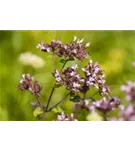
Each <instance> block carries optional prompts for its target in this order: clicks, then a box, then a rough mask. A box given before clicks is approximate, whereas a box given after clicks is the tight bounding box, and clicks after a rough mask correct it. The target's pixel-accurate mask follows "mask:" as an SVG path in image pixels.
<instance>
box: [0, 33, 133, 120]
mask: <svg viewBox="0 0 135 150" xmlns="http://www.w3.org/2000/svg"><path fill="white" fill-rule="evenodd" d="M74 36H77V37H78V38H80V39H81V38H84V41H85V42H90V43H91V45H90V47H88V49H87V50H88V52H89V54H90V56H91V58H92V60H93V61H98V62H99V65H100V66H101V67H102V68H103V70H105V73H106V80H107V84H108V85H110V87H111V91H112V95H113V96H118V97H119V98H120V99H121V100H122V102H123V103H124V104H126V102H125V96H124V93H122V92H121V91H120V86H121V85H122V84H124V83H125V82H126V81H127V80H133V81H135V71H134V69H133V67H132V62H133V61H135V31H0V120H24V121H25V120H36V118H35V117H34V116H33V108H32V106H31V105H30V102H31V101H32V100H34V97H33V96H32V95H31V94H30V93H29V92H21V91H20V90H19V89H18V83H19V80H20V78H21V75H22V74H23V73H30V74H31V75H32V76H34V78H35V79H37V80H38V81H39V83H40V84H41V85H42V86H43V90H42V94H41V101H42V103H43V104H45V103H46V101H47V98H48V96H49V92H50V91H51V88H52V84H53V82H54V79H53V77H52V75H51V72H52V71H53V69H54V64H53V62H52V57H51V56H50V54H49V53H43V52H41V51H40V50H39V49H36V45H37V44H38V43H40V42H41V41H42V40H43V41H45V42H50V41H51V40H52V39H57V40H61V41H62V42H63V43H64V42H70V41H72V40H73V37H74ZM25 52H30V53H32V54H34V55H37V56H40V57H41V58H42V59H43V60H44V62H45V64H44V65H43V66H42V67H38V65H40V64H37V63H38V62H32V63H31V64H29V65H27V64H25V62H24V63H21V62H20V61H19V58H20V56H22V55H21V54H22V53H25ZM31 61H33V60H31ZM87 61H88V60H87V59H86V60H84V61H83V62H81V63H80V62H79V66H83V65H85V64H86V63H87ZM72 63H75V62H72ZM60 65H61V64H60V63H57V64H56V66H57V67H58V68H60ZM68 65H69V64H68ZM65 93H66V91H65V90H64V89H63V88H60V89H57V91H55V93H54V95H53V99H52V101H51V105H52V104H54V103H56V102H57V101H59V100H60V99H61V97H63V96H64V94H65ZM99 98H100V97H98V96H97V99H99ZM61 107H62V109H64V110H65V112H66V113H71V112H72V102H70V101H65V102H64V103H63V104H61ZM85 113H86V112H81V113H80V120H86V115H85ZM110 115H112V114H110ZM84 116H85V118H84ZM55 117H56V116H55V114H53V113H49V114H48V115H47V118H46V119H47V120H53V118H55Z"/></svg>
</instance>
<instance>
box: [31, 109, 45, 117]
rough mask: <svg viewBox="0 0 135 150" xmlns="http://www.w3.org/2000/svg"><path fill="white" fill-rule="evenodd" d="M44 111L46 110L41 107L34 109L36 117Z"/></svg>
mask: <svg viewBox="0 0 135 150" xmlns="http://www.w3.org/2000/svg"><path fill="white" fill-rule="evenodd" d="M43 113H44V111H43V110H42V109H41V108H40V107H37V108H36V109H35V110H34V112H33V115H34V117H37V116H38V115H40V114H43Z"/></svg>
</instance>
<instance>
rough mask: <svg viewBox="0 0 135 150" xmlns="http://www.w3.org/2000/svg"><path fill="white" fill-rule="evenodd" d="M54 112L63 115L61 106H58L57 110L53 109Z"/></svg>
mask: <svg viewBox="0 0 135 150" xmlns="http://www.w3.org/2000/svg"><path fill="white" fill-rule="evenodd" d="M52 112H54V113H62V112H63V110H62V109H61V108H60V107H59V106H57V107H56V108H53V110H52Z"/></svg>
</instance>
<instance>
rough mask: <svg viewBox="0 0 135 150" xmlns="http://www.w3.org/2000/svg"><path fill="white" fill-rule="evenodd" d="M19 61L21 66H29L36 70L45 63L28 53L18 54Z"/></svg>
mask: <svg viewBox="0 0 135 150" xmlns="http://www.w3.org/2000/svg"><path fill="white" fill-rule="evenodd" d="M19 61H20V63H21V64H23V65H29V66H32V67H33V68H36V69H37V68H42V67H43V66H44V65H45V61H44V60H43V59H42V58H41V57H39V56H37V55H35V54H32V53H30V52H26V53H22V54H20V56H19Z"/></svg>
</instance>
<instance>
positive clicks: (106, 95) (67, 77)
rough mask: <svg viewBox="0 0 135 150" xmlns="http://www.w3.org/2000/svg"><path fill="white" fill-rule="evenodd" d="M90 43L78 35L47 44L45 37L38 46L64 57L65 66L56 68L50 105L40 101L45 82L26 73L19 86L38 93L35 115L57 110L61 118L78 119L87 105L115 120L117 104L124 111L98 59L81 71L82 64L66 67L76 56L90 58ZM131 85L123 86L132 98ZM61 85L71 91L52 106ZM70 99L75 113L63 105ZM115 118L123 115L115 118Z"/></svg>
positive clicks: (89, 108)
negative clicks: (53, 97) (113, 114)
mask: <svg viewBox="0 0 135 150" xmlns="http://www.w3.org/2000/svg"><path fill="white" fill-rule="evenodd" d="M89 46H90V43H84V40H83V39H81V40H79V39H78V38H77V37H76V36H75V37H74V39H73V41H71V43H69V44H68V43H65V44H63V43H62V42H61V41H56V40H52V41H51V43H50V44H46V43H44V42H43V41H42V42H41V43H40V44H38V45H37V48H38V49H40V50H41V51H42V52H46V53H51V54H52V55H53V57H54V61H56V57H60V62H61V63H62V66H61V69H60V70H59V69H56V68H55V70H54V71H53V73H52V75H53V77H54V78H55V83H54V84H53V87H52V90H51V92H50V95H49V96H48V100H47V103H46V105H43V104H41V101H40V95H41V94H40V93H41V90H42V86H41V85H39V83H38V81H37V80H34V78H33V77H32V76H30V75H29V74H23V75H22V79H21V80H20V84H19V88H20V89H21V90H22V91H25V90H28V91H29V92H31V93H32V94H33V95H34V96H35V98H36V101H34V102H32V106H33V107H34V112H33V114H34V116H35V117H37V118H38V119H40V120H45V118H46V115H47V113H48V112H50V111H53V112H54V113H56V114H57V119H56V120H57V121H77V120H78V117H77V113H76V112H77V111H78V110H80V109H85V110H87V111H88V112H91V113H93V112H97V111H98V112H99V113H100V114H101V116H102V118H103V120H111V119H110V118H108V115H107V114H108V112H110V111H113V110H114V109H116V108H119V109H121V111H122V110H123V107H122V105H121V102H120V99H119V98H117V97H112V96H111V90H110V87H109V86H108V85H107V84H106V80H105V73H104V71H103V70H102V69H101V68H100V66H99V64H98V63H97V62H93V61H92V60H91V59H89V62H88V64H87V65H86V66H84V67H83V68H81V71H80V72H79V69H80V68H79V67H78V65H77V64H75V65H72V66H68V67H65V66H66V65H68V62H69V61H74V60H75V59H77V60H79V61H83V60H84V59H85V58H89V54H88V52H87V51H86V49H87V47H89ZM127 86H130V87H128V90H127V87H126V86H124V87H123V88H122V89H123V91H125V92H126V93H127V95H128V99H129V100H130V101H132V100H133V99H134V98H135V95H134V93H135V89H134V87H131V86H134V85H131V83H130V85H129V84H128V85H127ZM59 87H63V88H65V89H66V90H67V91H68V92H67V94H66V95H65V96H64V97H63V98H62V99H61V100H60V101H58V102H57V103H56V104H55V105H53V106H52V107H49V105H50V102H51V100H52V96H53V93H54V91H55V90H56V89H57V88H59ZM132 88H133V90H134V91H133V92H131V89H132ZM92 89H95V91H96V92H95V93H93V94H92V95H91V96H90V97H89V96H88V94H87V93H88V92H89V91H91V90H92ZM129 89H130V90H129ZM97 94H99V96H100V97H101V99H100V100H96V99H95V98H94V96H95V95H97ZM66 99H69V100H70V101H72V102H73V108H74V113H72V114H65V112H64V110H62V109H61V108H60V107H59V105H60V104H61V103H62V102H63V101H65V100H66ZM134 108H135V107H133V108H132V110H133V111H135V109H134ZM126 111H127V110H126ZM126 111H124V113H123V114H124V116H125V115H127V113H126ZM125 113H126V114H125ZM132 118H133V116H132ZM115 120H119V119H118V118H117V119H116V118H115Z"/></svg>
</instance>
